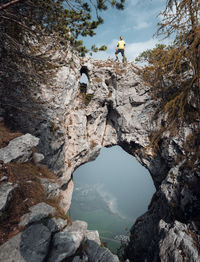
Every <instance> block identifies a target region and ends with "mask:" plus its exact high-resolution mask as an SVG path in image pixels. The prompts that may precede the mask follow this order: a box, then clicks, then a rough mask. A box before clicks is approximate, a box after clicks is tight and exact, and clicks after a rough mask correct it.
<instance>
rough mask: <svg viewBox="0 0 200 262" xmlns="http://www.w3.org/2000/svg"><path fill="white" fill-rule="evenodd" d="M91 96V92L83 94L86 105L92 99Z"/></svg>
mask: <svg viewBox="0 0 200 262" xmlns="http://www.w3.org/2000/svg"><path fill="white" fill-rule="evenodd" d="M93 96H94V95H93V94H87V95H85V97H84V103H85V105H86V106H87V105H88V104H89V103H90V101H91V100H92V98H93Z"/></svg>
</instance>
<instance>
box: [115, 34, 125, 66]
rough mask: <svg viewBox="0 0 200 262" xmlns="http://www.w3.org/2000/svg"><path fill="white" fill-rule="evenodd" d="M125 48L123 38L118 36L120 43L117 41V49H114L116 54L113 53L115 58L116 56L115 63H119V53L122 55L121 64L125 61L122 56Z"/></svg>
mask: <svg viewBox="0 0 200 262" xmlns="http://www.w3.org/2000/svg"><path fill="white" fill-rule="evenodd" d="M125 46H126V43H125V41H124V40H123V37H122V36H120V41H118V43H117V48H116V52H115V56H116V60H115V61H119V59H118V54H119V53H121V55H122V62H125V61H126V57H125V55H124V51H125Z"/></svg>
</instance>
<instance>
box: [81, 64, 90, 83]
mask: <svg viewBox="0 0 200 262" xmlns="http://www.w3.org/2000/svg"><path fill="white" fill-rule="evenodd" d="M80 74H81V78H80V84H86V85H87V84H88V82H89V76H88V68H87V66H82V67H81V70H80Z"/></svg>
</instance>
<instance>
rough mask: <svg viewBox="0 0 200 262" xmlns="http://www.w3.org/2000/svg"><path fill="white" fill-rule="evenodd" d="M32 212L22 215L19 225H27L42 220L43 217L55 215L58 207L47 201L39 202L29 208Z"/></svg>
mask: <svg viewBox="0 0 200 262" xmlns="http://www.w3.org/2000/svg"><path fill="white" fill-rule="evenodd" d="M29 210H30V212H29V213H27V214H25V215H24V216H23V217H22V220H21V222H20V223H19V226H21V227H22V226H27V225H29V224H32V223H36V222H39V221H41V220H42V219H45V218H48V217H49V216H54V215H55V213H56V209H55V208H54V207H52V206H50V205H47V204H46V203H43V202H42V203H39V204H37V205H34V206H32V207H30V208H29Z"/></svg>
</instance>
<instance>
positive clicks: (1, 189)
mask: <svg viewBox="0 0 200 262" xmlns="http://www.w3.org/2000/svg"><path fill="white" fill-rule="evenodd" d="M16 187H17V185H13V184H12V183H9V182H8V183H3V184H1V185H0V216H1V215H2V212H3V211H5V210H6V208H7V207H8V205H9V202H10V200H11V198H12V194H13V192H14V190H15V188H16Z"/></svg>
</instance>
